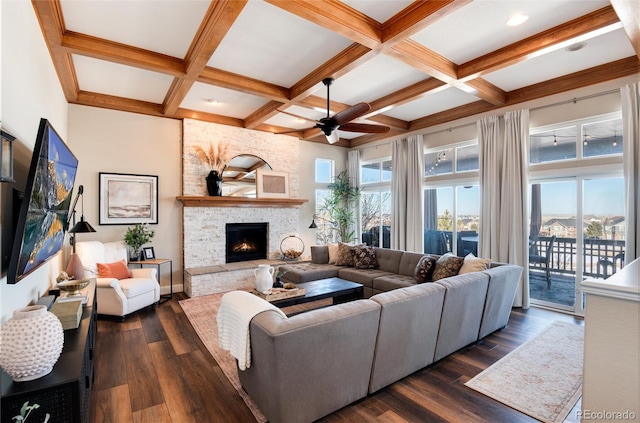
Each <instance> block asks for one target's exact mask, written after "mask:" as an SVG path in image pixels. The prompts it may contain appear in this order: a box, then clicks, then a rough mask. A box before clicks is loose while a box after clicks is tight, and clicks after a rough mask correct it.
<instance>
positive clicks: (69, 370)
mask: <svg viewBox="0 0 640 423" xmlns="http://www.w3.org/2000/svg"><path fill="white" fill-rule="evenodd" d="M86 289H87V292H88V294H89V298H88V301H87V305H86V306H84V309H83V311H82V320H81V321H80V325H79V326H78V328H77V329H67V330H65V331H64V346H63V348H62V354H61V355H60V358H59V359H58V362H57V363H56V364H55V365H54V366H53V370H52V371H51V373H49V374H48V375H46V376H44V377H41V378H40V379H36V380H32V381H29V382H14V381H13V380H12V379H11V377H10V376H9V375H7V374H6V373H5V372H4V371H2V375H1V379H0V380H1V382H2V387H1V388H2V390H1V394H0V397H1V398H0V400H1V401H0V402H1V403H2V416H1V417H0V419H1V421H2V423H13V422H14V421H13V419H12V418H13V417H14V416H18V415H20V408H21V407H22V404H24V403H25V402H27V401H28V402H29V404H30V405H33V404H39V405H40V408H38V409H36V410H34V411H32V412H31V414H30V416H29V421H33V422H42V421H44V418H45V415H46V414H47V413H48V414H49V415H51V418H50V420H49V421H51V422H56V423H86V422H88V421H89V399H90V397H91V384H92V383H93V354H94V344H95V334H96V311H97V308H96V295H95V292H96V284H95V280H92V281H91V284H90V285H89V286H88V287H87V288H86Z"/></svg>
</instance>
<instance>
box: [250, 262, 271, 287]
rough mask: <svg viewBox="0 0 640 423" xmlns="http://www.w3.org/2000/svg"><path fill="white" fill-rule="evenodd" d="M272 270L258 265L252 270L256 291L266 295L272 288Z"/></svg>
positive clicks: (266, 266) (263, 265) (264, 265)
mask: <svg viewBox="0 0 640 423" xmlns="http://www.w3.org/2000/svg"><path fill="white" fill-rule="evenodd" d="M273 272H274V269H273V267H271V266H270V265H268V264H260V265H258V268H257V269H254V271H253V274H254V276H255V277H256V290H257V291H259V292H262V293H267V291H269V290H270V289H271V287H272V286H273Z"/></svg>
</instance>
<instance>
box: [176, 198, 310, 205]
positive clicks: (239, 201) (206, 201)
mask: <svg viewBox="0 0 640 423" xmlns="http://www.w3.org/2000/svg"><path fill="white" fill-rule="evenodd" d="M176 198H177V199H178V200H179V201H182V204H183V205H184V206H185V207H300V206H301V205H303V204H304V203H306V202H307V201H309V200H305V199H302V198H246V197H200V196H179V197H176Z"/></svg>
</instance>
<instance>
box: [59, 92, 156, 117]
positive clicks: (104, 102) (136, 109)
mask: <svg viewBox="0 0 640 423" xmlns="http://www.w3.org/2000/svg"><path fill="white" fill-rule="evenodd" d="M70 103H73V104H81V105H83V106H92V107H100V108H103V109H111V110H121V111H125V112H132V113H140V114H143V115H149V116H163V117H166V116H164V114H163V110H162V105H160V104H157V103H151V102H148V101H141V100H132V99H130V98H124V97H118V96H114V95H107V94H101V93H94V92H90V91H79V92H78V95H77V97H76V99H75V100H74V101H70Z"/></svg>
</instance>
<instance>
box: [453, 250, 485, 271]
mask: <svg viewBox="0 0 640 423" xmlns="http://www.w3.org/2000/svg"><path fill="white" fill-rule="evenodd" d="M489 263H491V259H484V258H477V257H476V256H474V255H473V253H469V254H467V255H466V256H465V257H464V262H463V263H462V267H461V268H460V270H459V271H458V274H459V275H464V274H465V273H471V272H481V271H483V270H487V269H488V268H489Z"/></svg>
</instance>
